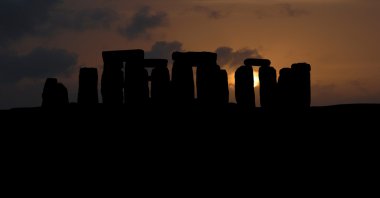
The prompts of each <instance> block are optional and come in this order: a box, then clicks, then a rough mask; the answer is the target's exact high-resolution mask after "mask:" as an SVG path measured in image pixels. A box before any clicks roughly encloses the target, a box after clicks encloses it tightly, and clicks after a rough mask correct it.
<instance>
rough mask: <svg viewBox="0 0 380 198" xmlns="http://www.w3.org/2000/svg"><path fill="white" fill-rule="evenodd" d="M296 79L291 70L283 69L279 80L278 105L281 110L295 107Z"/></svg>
mask: <svg viewBox="0 0 380 198" xmlns="http://www.w3.org/2000/svg"><path fill="white" fill-rule="evenodd" d="M293 84H294V78H293V71H292V69H290V68H282V69H281V70H280V76H279V78H278V89H277V91H278V105H279V107H280V108H292V107H293V106H294V101H295V100H294V85H293Z"/></svg>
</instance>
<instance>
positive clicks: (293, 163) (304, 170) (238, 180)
mask: <svg viewBox="0 0 380 198" xmlns="http://www.w3.org/2000/svg"><path fill="white" fill-rule="evenodd" d="M379 112H380V105H338V106H329V107H313V108H311V109H309V110H307V111H290V110H283V111H279V110H277V111H264V110H262V109H254V110H249V111H247V110H242V109H239V108H238V107H236V106H234V105H231V106H228V107H225V108H223V109H220V108H218V109H212V108H209V109H204V108H197V107H191V108H186V109H183V108H171V109H170V110H168V109H167V108H166V109H154V110H152V109H141V108H136V107H134V108H124V109H109V108H104V107H101V106H99V107H97V108H78V107H77V106H75V105H72V106H70V107H68V108H66V109H60V110H54V111H53V110H44V109H39V108H29V109H13V110H8V111H1V112H0V115H1V117H2V118H1V120H2V125H3V126H4V127H3V129H2V130H1V137H2V138H1V141H2V148H3V149H2V165H3V168H2V170H3V171H2V172H3V175H4V177H3V178H6V179H5V180H6V181H7V186H5V188H8V189H14V190H13V192H15V194H18V192H21V191H23V192H25V191H27V193H29V194H46V193H47V194H49V195H58V194H60V195H61V194H62V195H73V194H76V193H74V192H76V191H79V192H81V193H80V194H81V195H89V194H91V195H98V196H104V197H110V196H113V193H116V192H117V193H119V192H120V191H121V192H124V195H131V194H134V193H136V192H137V193H139V194H140V195H146V196H149V195H156V196H157V195H171V196H179V197H182V196H184V195H192V196H198V195H200V194H203V195H204V193H205V192H207V195H216V194H218V195H224V196H227V197H242V196H243V195H246V194H247V193H248V194H250V195H251V196H252V195H253V194H256V193H259V191H264V192H265V193H266V194H271V195H303V196H310V195H324V196H326V195H332V194H334V195H351V196H354V197H359V196H360V197H367V196H366V195H369V194H370V195H372V194H373V193H374V192H375V193H377V191H375V189H377V186H376V182H374V181H373V180H374V179H375V180H376V178H378V176H379V171H378V167H380V166H379V163H378V157H379V154H380V153H379V150H380V149H379V140H380V139H379V136H378V133H379V131H380V129H379V127H380V122H379V118H378V114H379ZM254 188H257V189H255V190H254ZM20 189H22V190H20ZM109 189H113V190H109ZM50 190H51V191H53V192H52V194H50V193H48V192H49V191H50ZM240 193H241V194H240Z"/></svg>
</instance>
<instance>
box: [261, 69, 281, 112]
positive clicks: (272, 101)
mask: <svg viewBox="0 0 380 198" xmlns="http://www.w3.org/2000/svg"><path fill="white" fill-rule="evenodd" d="M259 79H260V104H261V107H262V108H265V109H274V108H275V107H276V100H277V75H276V69H274V68H273V67H269V66H263V67H260V69H259Z"/></svg>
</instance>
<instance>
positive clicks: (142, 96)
mask: <svg viewBox="0 0 380 198" xmlns="http://www.w3.org/2000/svg"><path fill="white" fill-rule="evenodd" d="M102 58H103V65H104V67H103V71H102V75H101V81H100V82H101V89H100V91H101V92H100V93H101V96H102V103H103V104H104V105H105V106H121V105H128V106H131V107H133V106H137V107H142V106H145V105H155V106H167V105H173V104H174V105H177V106H178V105H182V106H188V107H191V106H192V105H201V106H202V107H205V106H217V107H218V106H223V105H227V104H229V79H228V76H231V75H229V74H228V73H227V71H226V70H224V69H221V67H220V66H219V65H218V64H217V58H218V57H217V54H216V53H213V52H173V53H172V59H173V65H172V68H171V69H172V73H171V75H170V71H169V67H168V63H169V61H168V60H167V59H146V58H145V52H144V51H143V50H141V49H132V50H117V51H104V52H102ZM253 67H259V69H258V73H259V78H258V79H256V80H259V82H260V86H259V89H260V92H259V93H260V106H261V108H263V109H266V110H275V109H307V108H309V107H310V105H311V81H310V71H311V66H310V64H308V63H295V64H292V65H291V67H289V68H282V69H281V70H280V71H279V76H278V78H277V72H276V69H275V68H274V67H273V66H271V61H270V60H269V59H260V58H247V59H245V60H244V65H243V66H241V67H239V68H237V69H236V71H235V75H234V77H235V99H236V103H237V105H238V106H240V107H243V108H248V109H252V108H255V107H256V103H255V94H256V93H255V89H254V82H255V78H254V69H253ZM230 80H231V79H230ZM195 87H196V90H195ZM77 96H78V104H79V105H84V106H86V105H97V104H99V98H98V71H97V68H86V67H84V68H81V69H80V73H79V88H78V95H77ZM195 96H197V97H195ZM66 104H69V99H68V92H67V89H66V87H65V86H64V85H63V84H62V83H59V82H58V80H57V79H56V78H48V79H47V80H46V82H45V86H44V89H43V93H42V107H58V106H64V105H66Z"/></svg>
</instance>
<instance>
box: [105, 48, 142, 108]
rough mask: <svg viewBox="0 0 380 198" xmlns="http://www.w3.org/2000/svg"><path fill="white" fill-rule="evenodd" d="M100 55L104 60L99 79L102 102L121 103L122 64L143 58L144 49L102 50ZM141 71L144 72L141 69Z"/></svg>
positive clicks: (109, 103) (122, 85) (123, 85)
mask: <svg viewBox="0 0 380 198" xmlns="http://www.w3.org/2000/svg"><path fill="white" fill-rule="evenodd" d="M102 56H103V61H104V69H103V74H102V80H101V93H102V97H103V103H104V104H106V105H121V104H123V95H124V94H123V88H124V87H125V83H124V74H123V71H122V69H123V68H124V64H125V63H126V62H127V61H131V60H142V59H144V51H143V50H139V49H137V50H120V51H104V52H103V53H102ZM128 68H129V67H128ZM125 73H127V72H125ZM141 73H144V72H143V71H142V72H141ZM126 75H127V74H126ZM141 75H143V74H141Z"/></svg>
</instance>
